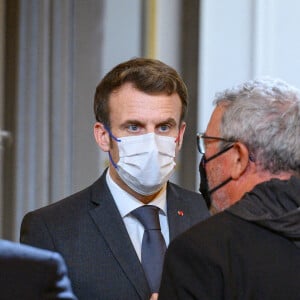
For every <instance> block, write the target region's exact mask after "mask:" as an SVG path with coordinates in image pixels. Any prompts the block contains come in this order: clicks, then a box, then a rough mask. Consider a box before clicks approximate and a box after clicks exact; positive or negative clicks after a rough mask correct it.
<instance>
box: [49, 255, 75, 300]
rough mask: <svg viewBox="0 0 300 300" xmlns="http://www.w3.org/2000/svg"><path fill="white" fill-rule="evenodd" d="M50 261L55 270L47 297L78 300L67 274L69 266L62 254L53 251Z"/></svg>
mask: <svg viewBox="0 0 300 300" xmlns="http://www.w3.org/2000/svg"><path fill="white" fill-rule="evenodd" d="M50 263H51V264H52V266H53V267H54V269H55V271H54V273H53V276H52V278H51V280H50V285H49V288H48V289H47V290H46V291H45V294H46V295H45V299H64V300H76V299H77V298H76V297H75V296H74V294H73V292H72V287H71V282H70V280H69V277H68V275H67V267H66V265H65V262H64V260H63V258H62V257H61V255H60V254H58V253H53V254H52V255H51V259H50Z"/></svg>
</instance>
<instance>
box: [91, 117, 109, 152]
mask: <svg viewBox="0 0 300 300" xmlns="http://www.w3.org/2000/svg"><path fill="white" fill-rule="evenodd" d="M94 137H95V140H96V143H97V144H98V146H99V147H100V148H101V149H102V150H103V151H104V152H108V151H109V150H110V137H109V133H108V131H107V130H106V129H105V126H104V124H102V123H100V122H96V123H95V125H94Z"/></svg>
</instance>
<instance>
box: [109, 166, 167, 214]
mask: <svg viewBox="0 0 300 300" xmlns="http://www.w3.org/2000/svg"><path fill="white" fill-rule="evenodd" d="M106 182H107V185H108V187H109V190H110V192H111V194H112V196H113V199H114V201H115V203H116V205H117V207H118V210H119V212H120V214H121V217H122V218H124V217H126V216H127V215H128V214H130V213H131V212H132V211H133V210H134V209H136V208H138V207H140V206H143V205H145V204H144V203H143V202H141V201H139V200H138V199H136V198H135V197H133V196H132V195H130V194H129V193H127V192H126V191H124V190H123V189H122V188H120V186H119V185H117V184H116V183H115V182H114V181H113V179H112V178H111V176H110V174H109V170H108V171H107V172H106ZM148 204H151V205H154V206H157V207H159V208H160V212H161V213H163V214H164V215H167V185H166V184H165V186H164V187H163V188H162V190H161V191H160V192H159V193H158V195H157V196H156V197H155V199H154V200H152V201H151V202H149V203H148Z"/></svg>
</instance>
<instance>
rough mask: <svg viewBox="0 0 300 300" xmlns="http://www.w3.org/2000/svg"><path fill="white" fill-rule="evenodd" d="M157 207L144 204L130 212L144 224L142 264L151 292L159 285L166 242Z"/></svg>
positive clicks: (157, 288) (155, 290)
mask: <svg viewBox="0 0 300 300" xmlns="http://www.w3.org/2000/svg"><path fill="white" fill-rule="evenodd" d="M158 211H159V208H158V207H156V206H153V205H144V206H141V207H139V208H137V209H135V210H133V211H132V212H131V214H132V215H133V216H134V217H136V218H137V219H138V220H139V221H140V222H141V223H142V225H143V226H144V228H145V231H144V235H143V241H142V266H143V269H144V272H145V274H146V278H147V280H148V283H149V286H150V289H151V292H152V293H157V292H158V290H159V286H160V279H161V273H162V266H163V259H164V254H165V251H166V242H165V240H164V238H163V235H162V233H161V229H160V223H159V216H158Z"/></svg>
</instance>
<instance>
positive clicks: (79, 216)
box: [21, 173, 208, 300]
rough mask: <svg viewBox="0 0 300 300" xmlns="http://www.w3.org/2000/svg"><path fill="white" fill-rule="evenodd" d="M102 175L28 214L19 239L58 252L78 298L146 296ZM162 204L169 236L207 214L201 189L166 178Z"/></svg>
mask: <svg viewBox="0 0 300 300" xmlns="http://www.w3.org/2000/svg"><path fill="white" fill-rule="evenodd" d="M105 176H106V175H105V173H104V174H103V175H102V176H101V177H100V179H98V180H97V181H96V182H95V183H94V184H93V185H91V186H90V187H88V188H87V189H85V190H83V191H81V192H79V193H77V194H74V195H72V196H70V197H68V198H66V199H64V200H61V201H59V202H57V203H54V204H52V205H50V206H48V207H44V208H42V209H39V210H36V211H34V212H31V213H29V214H27V215H26V216H25V217H24V220H23V223H22V227H21V242H23V243H27V244H31V245H35V246H39V247H42V248H46V249H52V250H55V251H57V252H59V253H61V254H62V256H63V257H64V259H65V261H66V263H67V266H68V269H69V275H70V278H71V281H72V284H73V288H74V292H75V293H76V295H77V296H78V297H79V299H87V300H93V299H105V300H109V299H131V300H134V299H139V300H141V299H142V300H144V299H147V300H149V297H150V289H149V286H148V283H147V281H146V278H145V275H144V272H143V269H142V266H141V263H140V261H139V259H138V257H137V255H136V252H135V250H134V247H133V245H132V243H131V240H130V238H129V236H128V233H127V230H126V228H125V225H124V223H123V220H122V218H121V216H120V214H119V211H118V209H117V207H116V205H115V202H114V200H113V198H112V195H111V193H110V191H109V189H108V186H107V184H106V179H105ZM167 207H168V222H169V229H170V240H172V239H173V238H174V237H175V236H177V235H178V234H180V233H181V232H183V231H185V230H187V229H188V228H190V227H191V226H192V225H193V224H195V223H197V222H198V221H201V220H203V219H205V218H207V217H208V210H207V207H206V205H205V201H204V200H203V198H202V197H201V195H200V194H198V193H194V192H190V191H187V190H184V189H182V188H180V187H178V186H176V185H174V184H171V183H169V184H168V187H167ZM178 211H183V212H184V215H183V216H180V213H178Z"/></svg>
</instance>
